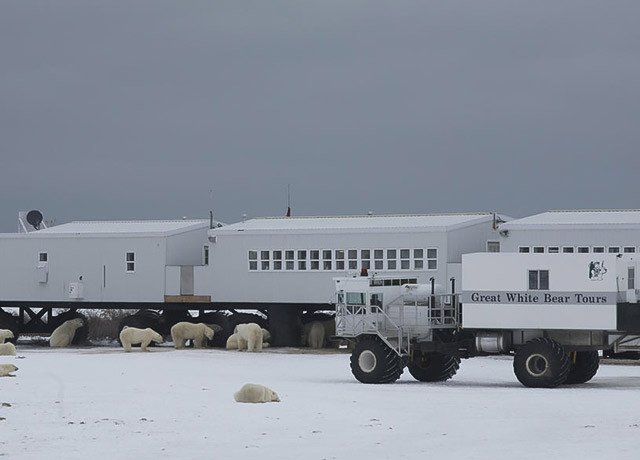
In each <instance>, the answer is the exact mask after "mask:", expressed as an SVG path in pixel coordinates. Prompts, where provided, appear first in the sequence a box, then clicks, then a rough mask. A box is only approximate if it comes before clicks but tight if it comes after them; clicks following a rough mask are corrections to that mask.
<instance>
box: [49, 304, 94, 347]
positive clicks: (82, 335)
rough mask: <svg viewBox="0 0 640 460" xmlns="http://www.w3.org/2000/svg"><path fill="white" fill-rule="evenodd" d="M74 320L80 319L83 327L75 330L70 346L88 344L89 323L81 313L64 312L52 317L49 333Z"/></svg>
mask: <svg viewBox="0 0 640 460" xmlns="http://www.w3.org/2000/svg"><path fill="white" fill-rule="evenodd" d="M76 318H80V319H81V320H82V322H83V324H84V325H83V326H82V327H81V328H78V329H76V333H75V335H74V336H73V340H72V341H71V345H84V344H87V343H88V342H89V321H88V320H87V317H86V316H84V315H83V314H82V313H78V312H77V311H65V312H64V313H60V314H59V315H56V316H54V317H53V318H52V319H51V332H53V331H54V330H55V329H56V328H57V327H58V326H60V325H61V324H62V323H64V322H65V321H69V320H70V319H76Z"/></svg>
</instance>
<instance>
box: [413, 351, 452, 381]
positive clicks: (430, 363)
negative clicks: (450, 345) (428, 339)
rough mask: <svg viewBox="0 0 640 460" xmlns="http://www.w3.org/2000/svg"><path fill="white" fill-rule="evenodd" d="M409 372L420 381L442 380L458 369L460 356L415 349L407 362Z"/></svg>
mask: <svg viewBox="0 0 640 460" xmlns="http://www.w3.org/2000/svg"><path fill="white" fill-rule="evenodd" d="M408 368H409V373H410V374H411V375H412V376H413V378H415V379H416V380H419V381H420V382H444V381H445V380H449V379H450V378H451V377H453V376H454V375H456V372H458V369H460V358H458V357H457V356H451V355H444V354H442V353H423V352H420V351H415V352H414V353H413V356H412V360H411V361H409V364H408Z"/></svg>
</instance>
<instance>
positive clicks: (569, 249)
mask: <svg viewBox="0 0 640 460" xmlns="http://www.w3.org/2000/svg"><path fill="white" fill-rule="evenodd" d="M562 252H563V253H564V254H570V253H572V252H573V247H571V246H565V247H563V248H562Z"/></svg>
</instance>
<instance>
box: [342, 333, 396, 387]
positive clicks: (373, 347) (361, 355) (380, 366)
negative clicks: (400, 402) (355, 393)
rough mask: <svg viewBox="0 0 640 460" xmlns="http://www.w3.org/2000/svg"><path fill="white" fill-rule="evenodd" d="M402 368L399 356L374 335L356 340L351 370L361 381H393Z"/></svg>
mask: <svg viewBox="0 0 640 460" xmlns="http://www.w3.org/2000/svg"><path fill="white" fill-rule="evenodd" d="M403 369H404V363H403V362H402V359H401V358H400V356H398V354H397V353H396V352H395V351H393V350H392V349H391V348H389V347H388V346H387V345H386V344H385V343H384V342H383V341H382V340H380V339H379V338H378V337H375V336H370V337H367V338H362V339H360V340H358V342H357V343H356V346H355V348H354V349H353V352H352V353H351V372H352V373H353V375H354V377H355V378H356V379H358V380H359V381H360V382H362V383H393V382H395V381H396V380H398V379H399V378H400V375H402V371H403Z"/></svg>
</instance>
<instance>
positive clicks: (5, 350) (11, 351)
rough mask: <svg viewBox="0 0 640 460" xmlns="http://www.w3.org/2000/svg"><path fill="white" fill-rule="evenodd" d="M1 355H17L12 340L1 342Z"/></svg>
mask: <svg viewBox="0 0 640 460" xmlns="http://www.w3.org/2000/svg"><path fill="white" fill-rule="evenodd" d="M0 355H3V356H15V355H16V347H15V345H14V344H12V343H11V342H7V343H0Z"/></svg>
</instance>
